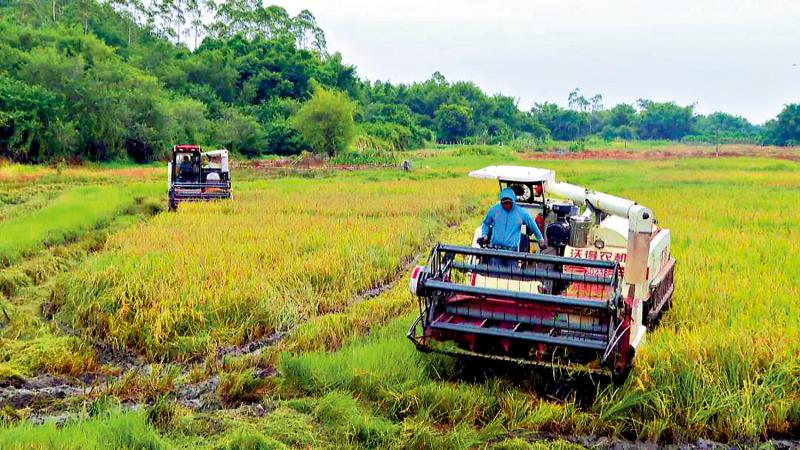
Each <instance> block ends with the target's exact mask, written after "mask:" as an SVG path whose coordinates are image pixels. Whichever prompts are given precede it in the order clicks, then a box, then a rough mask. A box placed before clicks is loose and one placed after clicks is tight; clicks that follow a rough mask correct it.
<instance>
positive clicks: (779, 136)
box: [766, 103, 800, 145]
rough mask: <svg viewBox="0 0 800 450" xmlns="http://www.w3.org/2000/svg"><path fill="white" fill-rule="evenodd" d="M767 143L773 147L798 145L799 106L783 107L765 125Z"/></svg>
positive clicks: (799, 129) (796, 104)
mask: <svg viewBox="0 0 800 450" xmlns="http://www.w3.org/2000/svg"><path fill="white" fill-rule="evenodd" d="M766 128H767V142H768V143H770V144H775V145H796V144H798V143H800V104H798V103H793V104H789V105H786V106H784V107H783V110H782V111H781V112H780V114H778V117H776V118H775V119H774V120H771V121H769V122H768V123H767V125H766Z"/></svg>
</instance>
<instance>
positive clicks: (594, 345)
mask: <svg viewBox="0 0 800 450" xmlns="http://www.w3.org/2000/svg"><path fill="white" fill-rule="evenodd" d="M429 326H430V328H433V329H436V330H442V331H454V332H457V333H471V334H477V335H482V336H492V337H499V338H512V339H520V340H526V341H532V342H537V343H542V344H548V345H561V346H566V347H574V348H585V349H590V350H599V351H602V350H605V349H606V346H607V345H608V343H607V342H606V341H605V340H595V339H575V338H570V337H566V336H551V335H549V334H546V333H537V332H533V331H514V330H506V329H502V328H483V327H479V326H477V325H467V324H463V323H458V324H454V323H447V322H439V321H436V322H432V323H431V324H430V325H429Z"/></svg>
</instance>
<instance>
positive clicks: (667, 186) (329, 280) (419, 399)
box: [0, 148, 800, 449]
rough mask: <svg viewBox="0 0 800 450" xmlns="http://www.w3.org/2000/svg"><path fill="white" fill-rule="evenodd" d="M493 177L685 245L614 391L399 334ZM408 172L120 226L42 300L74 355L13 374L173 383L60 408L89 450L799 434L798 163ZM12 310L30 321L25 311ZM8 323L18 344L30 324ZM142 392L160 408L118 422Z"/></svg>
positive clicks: (332, 182)
mask: <svg viewBox="0 0 800 450" xmlns="http://www.w3.org/2000/svg"><path fill="white" fill-rule="evenodd" d="M496 163H514V164H522V165H535V166H540V167H546V168H551V169H554V170H556V171H557V174H558V176H559V178H561V179H564V180H567V181H569V182H572V183H576V184H581V185H585V186H590V187H592V188H593V189H597V190H602V191H604V192H608V193H611V194H615V195H619V196H623V197H628V198H631V199H635V200H636V201H637V202H639V203H641V204H644V205H646V206H648V207H650V208H652V209H653V210H654V211H655V212H656V215H657V218H658V220H659V223H660V225H661V226H664V227H668V228H670V229H671V230H672V233H673V243H672V253H673V255H674V256H675V257H676V258H677V260H678V267H677V272H676V292H675V298H674V306H673V308H672V309H671V310H670V311H669V312H668V313H667V315H666V316H665V317H664V319H663V321H662V323H661V325H660V327H659V328H658V329H656V330H655V331H654V332H652V333H649V334H648V337H647V342H646V344H645V346H644V347H643V348H642V349H641V350H640V352H639V353H638V354H637V363H636V364H637V365H636V367H635V370H634V371H633V373H632V374H631V376H630V377H629V378H628V380H627V382H626V383H625V384H624V385H622V386H614V385H610V384H608V383H602V382H601V383H598V384H597V385H596V386H591V385H590V387H589V391H590V392H589V395H587V393H586V389H585V388H582V389H580V391H581V392H580V394H578V393H577V392H576V393H573V394H572V395H570V393H569V390H567V392H566V393H560V394H559V395H557V396H556V397H558V398H554V397H553V396H552V395H551V394H548V389H545V388H544V386H548V388H552V386H553V385H554V384H558V383H564V385H565V386H569V385H570V380H568V379H564V378H563V375H562V374H553V373H546V372H545V373H542V372H541V371H538V372H532V373H530V374H528V373H520V371H519V370H518V369H517V370H514V371H511V374H509V373H507V372H501V373H499V374H495V373H488V374H487V373H481V374H478V375H476V374H475V372H476V369H475V368H474V367H471V366H469V364H468V363H467V362H464V361H456V360H454V359H452V358H449V357H439V356H431V355H425V354H420V353H418V352H417V351H416V350H415V349H414V348H413V346H412V344H411V343H410V342H408V341H407V339H406V338H405V331H407V328H408V325H409V324H410V322H411V320H412V319H413V314H414V310H415V308H416V304H415V302H414V299H413V298H412V297H411V295H410V294H408V293H407V290H406V286H405V278H403V276H404V271H405V269H406V268H407V267H408V265H409V264H410V262H411V261H412V260H413V259H414V258H415V257H424V255H425V254H427V251H428V249H429V247H430V246H431V245H432V243H433V242H434V241H437V240H441V241H447V242H452V243H462V244H463V243H466V242H467V241H468V240H469V239H470V238H471V235H472V230H473V229H474V228H475V227H476V226H477V225H478V223H479V222H480V219H481V217H482V214H483V210H484V209H485V208H486V207H487V206H488V205H489V204H491V202H492V201H493V197H494V193H495V190H496V186H495V185H494V184H493V183H491V182H488V181H479V180H471V179H468V178H467V177H466V176H465V175H466V173H467V172H468V171H469V170H472V169H475V168H479V167H482V166H485V165H489V164H496ZM412 164H413V167H414V168H415V169H414V170H413V171H412V172H411V173H399V172H396V171H394V170H392V169H380V170H370V171H363V172H357V173H341V174H326V175H324V176H320V177H311V178H298V177H291V176H289V177H283V178H277V179H270V180H258V179H249V180H245V181H240V182H238V183H237V184H236V185H235V187H234V188H235V195H236V198H235V200H234V201H233V202H230V203H219V204H204V205H185V206H182V207H181V209H180V210H179V211H178V212H177V213H174V214H158V215H156V216H154V217H151V218H149V219H147V220H146V221H141V222H137V223H134V224H131V225H130V226H127V227H123V228H121V229H120V230H119V231H116V232H114V233H113V234H112V235H111V236H110V237H109V239H108V240H107V242H105V243H104V247H103V249H102V250H101V251H99V252H97V253H94V254H93V255H91V256H89V257H88V258H87V259H86V260H85V261H82V262H81V263H79V264H76V265H75V266H71V267H69V268H67V269H65V270H62V271H61V274H60V275H58V276H57V277H55V278H54V280H53V282H52V284H51V285H50V286H49V288H48V290H47V294H46V295H45V297H46V298H47V300H46V301H43V300H42V303H43V304H45V305H47V308H48V310H51V311H52V312H53V319H52V320H53V322H54V323H61V324H63V325H65V326H66V327H67V328H69V329H72V330H75V331H76V332H77V333H76V335H74V336H62V335H60V334H59V332H58V331H57V329H50V330H48V336H50V337H57V338H58V339H70V341H69V345H67V346H66V347H64V350H63V351H56V352H54V353H55V354H51V353H48V352H46V351H42V352H39V353H37V355H38V356H37V358H38V359H37V361H38V362H37V363H36V364H34V365H31V364H28V365H27V366H26V365H25V364H26V363H25V361H19V360H17V361H16V364H17V366H18V367H26V369H25V370H21V369H19V368H18V369H16V372H15V373H17V376H19V374H23V375H25V376H30V375H33V374H36V373H69V372H70V370H69V369H67V368H65V367H64V362H63V361H61V363H60V364H61V365H59V364H51V365H48V364H47V363H48V362H50V361H51V360H53V361H59V360H58V358H57V357H56V355H58V356H59V357H61V358H63V355H64V354H68V355H73V356H74V358H73V359H71V360H70V362H71V363H72V364H73V365H75V366H76V367H77V369H73V370H77V371H78V372H80V371H81V370H83V371H87V372H93V373H106V374H112V375H113V374H114V373H119V368H115V365H116V364H121V362H119V361H116V360H114V359H111V360H110V361H107V360H101V358H100V356H99V352H100V351H101V349H98V347H97V345H98V343H100V344H102V346H107V347H108V348H109V349H113V350H114V351H117V352H130V353H133V354H135V355H138V357H139V358H140V360H141V361H142V362H141V364H148V366H144V365H143V366H142V367H153V365H152V364H151V363H159V364H160V366H159V367H164V369H159V370H160V371H157V372H153V371H152V369H150V370H151V371H150V372H148V373H145V372H143V373H141V374H137V373H131V374H128V375H126V376H125V377H123V378H124V380H123V379H120V380H118V381H116V382H115V381H111V382H110V383H111V384H110V385H109V386H110V387H109V388H108V389H107V390H105V391H103V392H104V393H93V394H91V395H88V396H86V397H85V398H84V400H83V403H82V405H83V406H80V407H77V409H76V406H75V405H72V406H65V405H60V406H59V408H61V409H60V410H63V409H67V410H69V411H72V412H73V413H74V417H75V418H76V419H77V420H81V421H83V422H74V423H78V424H84V423H85V424H86V427H87V428H86V430H87V434H86V436H87V437H86V438H85V439H86V442H87V448H91V446H92V445H95V444H92V443H94V442H102V440H98V439H106V438H105V437H102V436H106V435H105V434H103V433H112V434H116V435H117V436H118V437H117V438H115V439H120V441H119V442H123V439H127V438H125V437H124V435H123V434H121V433H122V432H121V431H113V430H116V429H117V428H119V427H120V426H121V425H120V423H122V422H125V421H128V422H130V424H129V426H130V427H141V430H142V431H141V433H140V434H141V436H143V437H142V439H144V441H142V442H146V443H141V444H137V443H135V442H136V441H130V442H131V443H129V444H127V445H131V446H136V445H144V446H149V448H200V447H205V448H498V449H499V448H515V449H516V448H582V446H583V445H594V444H597V443H598V442H599V441H598V439H599V438H601V437H609V438H611V439H628V440H645V441H652V442H658V443H662V444H668V443H687V442H688V443H693V442H697V441H698V440H699V439H711V440H715V441H719V442H724V443H732V444H736V445H743V446H758V445H761V444H762V443H765V442H766V445H769V442H768V441H769V439H774V438H793V439H798V438H800V288H798V283H797V281H796V280H797V279H798V277H800V243H799V242H800V240H798V234H799V232H798V228H800V209H798V208H796V207H795V206H794V203H795V202H796V199H797V198H798V193H800V171H798V169H799V168H800V165H799V164H798V163H796V162H792V161H787V160H778V159H768V158H745V157H737V158H718V159H716V158H701V159H666V160H656V161H643V160H626V161H614V160H603V161H583V160H581V161H546V160H543V161H527V160H520V159H518V156H517V155H515V154H513V153H510V152H508V151H507V150H504V149H497V148H495V149H492V150H491V151H485V150H480V151H473V150H470V149H466V150H462V151H458V152H453V151H450V150H432V151H425V152H417V153H415V156H414V159H413V160H412ZM254 176H257V175H254ZM159 186H160V185H159ZM154 189H155V188H154ZM56 198H57V197H56ZM53 201H54V200H42V203H44V204H45V206H43V207H41V208H32V209H31V212H20V213H19V214H11V215H10V216H9V217H10V218H9V219H4V220H1V221H0V227H2V226H4V224H5V223H6V222H7V221H8V222H9V223H10V222H11V221H13V220H25V219H26V218H30V217H32V215H33V214H35V213H36V212H37V211H44V210H45V209H46V208H48V206H46V205H50V204H52V202H53ZM33 217H36V216H33ZM28 220H33V219H28ZM79 233H87V231H85V230H84V231H80V232H79ZM88 233H90V231H89V232H88ZM22 258H23V261H21V262H19V264H23V263H24V262H25V261H26V259H25V258H26V256H23V257H22ZM15 264H16V263H15ZM7 301H8V302H10V303H12V304H13V306H14V307H16V308H23V305H24V304H25V303H24V302H26V301H28V300H27V297H20V296H18V295H17V296H13V295H12V296H11V298H10V300H7ZM13 327H16V334H15V335H16V336H20V339H22V338H23V336H24V335H25V334H26V331H25V330H26V328H25V326H24V325H19V324H16V325H13ZM53 328H55V327H53ZM4 336H5V337H4V340H0V359H2V358H11V356H9V352H6V353H4V352H3V346H6V347H7V348H8V346H9V345H14V341H15V339H16V338H15V337H14V335H10V334H5V335H4ZM264 340H267V341H269V344H267V345H265V346H263V348H261V347H259V348H258V349H257V350H255V351H249V350H248V351H243V350H241V349H242V348H245V347H246V346H247V345H248V343H253V342H262V341H264ZM64 342H66V341H64ZM44 348H48V346H47V345H44ZM226 349H233V350H226ZM4 354H5V355H6V356H3V355H4ZM80 364H84V365H83V366H81V365H80ZM1 366H2V361H0V367H1ZM137 370H138V369H137ZM115 371H116V372H115ZM478 372H482V371H480V370H479V371H478ZM512 375H513V376H512ZM2 378H4V376H3V372H2V371H0V379H2ZM213 380H218V381H214V382H215V383H217V384H215V385H214V388H213V389H212V390H211V392H210V393H209V394H208V395H209V396H210V397H209V398H212V399H217V400H208V402H206V403H204V404H203V405H204V406H203V408H195V407H193V406H191V405H190V404H187V403H186V402H184V401H182V398H183V396H185V391H186V390H187V389H189V388H192V387H196V386H198V385H203V383H208V382H210V381H213ZM115 383H116V384H115ZM134 389H135V390H136V394H135V395H136V398H137V399H138V400H137V401H139V402H141V403H143V404H145V405H146V406H144V408H145V411H146V414H141V413H121V412H119V405H120V402H121V401H122V400H123V399H130V398H132V397H131V396H132V395H134V394H131V390H134ZM204 401H205V400H204ZM209 402H210V403H209ZM214 402H216V403H214ZM208 405H216V406H208ZM98 408H99V409H102V410H103V411H104V412H103V413H102V414H98V413H95V412H92V411H96V410H98ZM11 411H12V410H8V411H6V412H4V413H3V415H2V416H0V417H2V421H4V422H7V423H8V425H7V426H6V427H5V428H2V429H0V443H3V447H4V448H5V447H11V448H13V445H18V446H20V447H21V448H30V447H32V448H53V447H56V448H61V447H58V445H59V444H54V443H57V442H64V443H65V444H64V446H63V447H64V448H70V447H69V445H72V444H69V445H67V444H66V443H68V442H70V441H69V439H74V438H71V437H70V436H72V434H71V433H74V431H73V430H74V428H70V427H74V426H76V425H68V426H67V427H65V428H64V429H63V430H64V432H63V433H59V432H58V429H56V428H53V427H52V426H50V427H35V426H31V425H24V420H22V421H20V420H19V419H15V417H17V416H19V417H22V418H24V417H25V416H26V415H28V414H31V413H35V412H36V408H30V407H26V408H22V409H19V410H14V414H17V416H15V415H14V414H12V412H11ZM128 422H125V423H128ZM126 426H128V425H126ZM115 427H117V428H115ZM137 429H139V428H137ZM109 430H112V431H109ZM44 436H49V437H44ZM59 436H60V437H59ZM46 439H50V440H49V441H48V440H46ZM46 442H50V444H47V443H46ZM109 442H110V441H109ZM126 442H127V441H126ZM25 444H30V445H25ZM89 444H91V445H89Z"/></svg>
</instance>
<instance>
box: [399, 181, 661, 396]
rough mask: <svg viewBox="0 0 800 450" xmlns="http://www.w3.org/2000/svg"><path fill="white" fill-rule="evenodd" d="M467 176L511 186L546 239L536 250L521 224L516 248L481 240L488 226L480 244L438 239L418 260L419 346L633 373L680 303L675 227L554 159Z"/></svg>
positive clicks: (415, 332) (413, 335) (414, 284)
mask: <svg viewBox="0 0 800 450" xmlns="http://www.w3.org/2000/svg"><path fill="white" fill-rule="evenodd" d="M470 176H472V177H475V178H483V179H494V180H498V181H499V183H500V188H501V189H502V188H504V187H510V188H512V189H513V190H514V192H515V193H516V194H517V199H516V201H517V204H518V205H519V206H521V207H523V208H525V209H527V211H528V212H529V213H530V214H531V216H533V217H534V219H535V222H536V223H537V225H538V226H539V228H540V229H541V230H542V231H544V233H543V234H544V236H545V237H546V239H547V248H546V250H544V251H541V249H540V251H538V252H536V251H535V249H531V248H530V247H531V246H530V241H529V240H528V239H527V236H526V234H527V233H525V231H526V230H524V228H523V230H522V233H523V236H522V238H523V239H522V241H521V244H520V247H521V248H520V249H519V251H508V250H499V249H493V248H489V247H486V246H481V245H479V244H478V238H479V237H480V236H481V230H480V228H478V230H476V232H475V236H474V239H473V244H472V246H471V247H463V246H456V245H446V244H438V245H437V246H436V247H435V248H434V249H433V251H432V252H431V255H430V258H429V260H428V263H427V265H425V266H417V267H415V268H414V270H413V271H412V275H411V281H410V289H411V292H412V294H414V295H417V296H418V298H419V310H420V312H419V317H418V318H417V319H416V320H415V321H414V323H413V325H412V326H411V329H410V330H409V332H408V337H409V339H411V340H412V341H413V342H414V344H415V345H416V346H417V348H418V349H419V350H422V351H438V352H441V353H447V354H453V355H468V356H477V357H484V358H489V359H495V360H506V361H514V362H518V363H523V364H536V365H545V366H551V367H569V368H578V369H585V370H587V371H589V372H602V373H608V374H611V375H612V377H614V379H616V380H622V379H624V378H625V377H626V376H627V374H628V372H629V371H630V368H631V367H632V364H633V359H634V355H635V354H636V349H637V348H638V347H639V345H641V344H642V342H643V341H644V337H645V333H646V331H647V329H648V328H652V327H653V326H655V325H656V323H657V322H658V320H659V318H660V317H661V314H662V313H663V312H664V311H665V310H666V309H667V308H669V306H670V304H671V300H672V294H673V268H674V266H675V259H674V258H672V256H671V255H670V232H669V230H666V229H662V228H659V227H658V226H657V222H656V220H655V217H654V216H653V212H652V211H651V210H650V209H648V208H646V207H644V206H642V205H637V204H636V202H633V201H631V200H626V199H623V198H620V197H615V196H612V195H608V194H603V193H600V192H594V191H591V190H589V189H586V188H583V187H580V186H575V185H572V184H568V183H563V182H557V181H556V180H555V173H554V172H552V171H550V170H545V169H537V168H530V167H516V166H491V167H486V168H484V169H481V170H477V171H474V172H471V173H470ZM551 196H553V197H557V198H561V199H563V200H555V199H552V198H550V197H551ZM523 227H524V225H523ZM447 342H452V343H453V344H454V345H453V344H449V345H448V344H446V343H447Z"/></svg>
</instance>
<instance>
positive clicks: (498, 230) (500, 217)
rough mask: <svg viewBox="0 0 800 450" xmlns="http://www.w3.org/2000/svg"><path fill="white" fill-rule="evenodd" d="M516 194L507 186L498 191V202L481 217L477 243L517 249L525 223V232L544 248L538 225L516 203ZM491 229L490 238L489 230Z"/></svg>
mask: <svg viewBox="0 0 800 450" xmlns="http://www.w3.org/2000/svg"><path fill="white" fill-rule="evenodd" d="M516 199H517V194H516V193H514V190H513V189H511V188H509V187H507V188H505V189H503V190H502V191H500V203H498V204H496V205H494V206H492V207H491V208H489V211H488V212H487V213H486V217H484V218H483V225H482V226H481V237H480V238H478V244H479V245H481V246H486V245H490V246H491V247H494V248H499V249H502V250H513V251H518V250H519V243H520V238H521V235H522V225H525V228H526V233H527V234H528V235H530V234H533V235H534V236H535V237H536V241H537V242H538V243H539V248H540V249H544V248H545V247H546V246H545V244H544V237H543V236H542V232H541V231H540V230H539V227H538V226H537V225H536V222H534V220H533V217H531V215H530V213H528V211H526V210H525V209H524V208H522V207H520V206H518V205H517V201H516ZM490 230H491V235H492V236H491V239H490V238H489V231H490Z"/></svg>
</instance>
